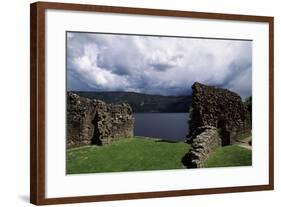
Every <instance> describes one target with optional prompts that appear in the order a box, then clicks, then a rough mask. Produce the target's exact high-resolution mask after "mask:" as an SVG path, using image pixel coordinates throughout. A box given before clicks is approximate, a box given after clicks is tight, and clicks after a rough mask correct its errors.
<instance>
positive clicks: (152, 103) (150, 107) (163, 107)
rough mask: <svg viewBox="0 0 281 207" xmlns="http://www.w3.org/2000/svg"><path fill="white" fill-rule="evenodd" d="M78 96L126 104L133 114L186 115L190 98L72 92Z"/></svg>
mask: <svg viewBox="0 0 281 207" xmlns="http://www.w3.org/2000/svg"><path fill="white" fill-rule="evenodd" d="M72 92H73V93H76V94H77V95H79V96H83V97H86V98H90V99H99V100H102V101H104V102H106V103H114V104H120V103H128V104H129V105H130V106H131V107H132V109H133V111H134V112H163V113H164V112H165V113H175V112H183V113H187V112H188V110H189V106H190V105H191V100H192V97H191V96H162V95H149V94H142V93H135V92H88V91H72Z"/></svg>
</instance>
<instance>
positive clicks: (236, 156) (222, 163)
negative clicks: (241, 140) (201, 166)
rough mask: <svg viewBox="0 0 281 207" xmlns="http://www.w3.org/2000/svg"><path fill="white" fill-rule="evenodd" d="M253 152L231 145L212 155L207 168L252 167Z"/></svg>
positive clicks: (206, 165) (207, 162)
mask: <svg viewBox="0 0 281 207" xmlns="http://www.w3.org/2000/svg"><path fill="white" fill-rule="evenodd" d="M251 165H252V150H249V149H245V148H242V147H239V146H237V145H229V146H225V147H222V148H219V149H218V150H216V151H215V152H214V153H213V154H211V155H210V157H209V159H208V160H207V161H206V163H205V167H229V166H251Z"/></svg>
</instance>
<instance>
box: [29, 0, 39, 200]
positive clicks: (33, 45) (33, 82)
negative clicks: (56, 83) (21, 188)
mask: <svg viewBox="0 0 281 207" xmlns="http://www.w3.org/2000/svg"><path fill="white" fill-rule="evenodd" d="M36 105H37V5H36V4H30V202H31V203H33V204H36V203H37V200H38V194H37V192H38V190H37V186H38V182H37V180H38V172H37V109H36Z"/></svg>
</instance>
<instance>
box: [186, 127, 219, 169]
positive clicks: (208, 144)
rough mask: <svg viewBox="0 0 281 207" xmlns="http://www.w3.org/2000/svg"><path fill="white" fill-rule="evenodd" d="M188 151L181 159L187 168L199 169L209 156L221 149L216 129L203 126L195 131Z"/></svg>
mask: <svg viewBox="0 0 281 207" xmlns="http://www.w3.org/2000/svg"><path fill="white" fill-rule="evenodd" d="M191 147H192V148H191V149H190V151H189V152H188V153H187V154H186V155H185V157H184V158H183V162H184V164H185V165H186V166H187V167H188V168H201V167H204V166H203V164H204V162H205V161H206V160H207V158H208V156H209V154H210V153H211V152H213V151H215V150H216V149H217V148H219V147H221V137H220V134H219V132H218V129H217V128H216V127H212V126H203V127H199V128H197V129H196V131H195V132H194V138H193V140H192V144H191Z"/></svg>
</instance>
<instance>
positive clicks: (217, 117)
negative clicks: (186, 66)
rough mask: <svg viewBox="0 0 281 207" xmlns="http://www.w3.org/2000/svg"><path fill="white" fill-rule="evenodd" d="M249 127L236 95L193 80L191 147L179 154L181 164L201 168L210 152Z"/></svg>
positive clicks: (229, 141) (227, 143)
mask: <svg viewBox="0 0 281 207" xmlns="http://www.w3.org/2000/svg"><path fill="white" fill-rule="evenodd" d="M250 129H251V117H250V113H249V111H248V110H247V108H246V107H245V106H244V104H243V102H242V100H241V97H240V96H239V95H238V94H236V93H234V92H231V91H229V90H227V89H223V88H217V87H213V86H206V85H203V84H200V83H197V82H196V83H194V84H193V85H192V110H191V112H190V122H189V138H190V139H189V142H190V143H191V149H190V150H189V152H188V153H187V154H186V155H185V156H184V157H183V159H182V162H183V164H184V165H186V166H187V167H188V168H200V167H204V162H205V161H206V160H207V159H208V157H209V155H210V154H211V153H212V152H213V151H215V150H216V149H217V148H219V147H221V146H224V145H229V144H232V143H234V142H235V136H236V135H238V134H240V133H244V132H245V131H248V130H250Z"/></svg>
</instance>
